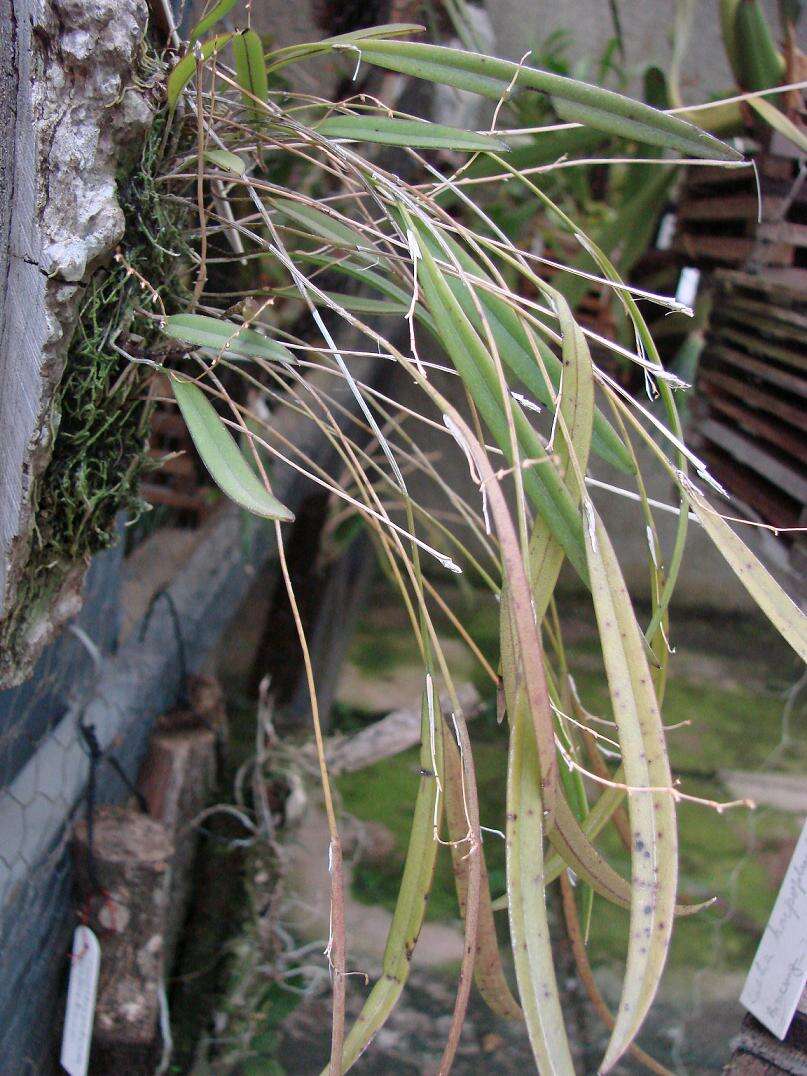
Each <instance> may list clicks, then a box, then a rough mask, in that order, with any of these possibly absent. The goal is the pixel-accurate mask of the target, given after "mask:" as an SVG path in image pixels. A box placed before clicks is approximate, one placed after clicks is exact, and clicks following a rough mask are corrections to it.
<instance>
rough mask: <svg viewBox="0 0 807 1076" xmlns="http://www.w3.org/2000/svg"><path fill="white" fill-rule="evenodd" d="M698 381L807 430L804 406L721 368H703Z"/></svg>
mask: <svg viewBox="0 0 807 1076" xmlns="http://www.w3.org/2000/svg"><path fill="white" fill-rule="evenodd" d="M698 383H699V384H702V385H704V386H706V387H707V388H708V386H709V385H714V386H716V387H717V388H718V389H722V390H723V391H724V392H728V393H729V394H730V395H731V396H736V397H737V398H738V399H740V400H744V401H745V402H746V403H747V404H750V405H751V406H752V407H753V406H755V407H760V408H761V409H762V410H763V411H767V412H769V413H770V414H772V415H777V416H778V417H779V418H782V419H784V420H785V422H789V423H790V424H791V426H795V427H796V428H797V429H799V430H807V414H805V410H804V408H801V407H795V406H793V405H791V404H788V403H785V401H784V400H780V399H779V397H778V396H773V395H771V394H769V393H766V392H761V391H760V390H759V389H757V388H754V387H753V386H752V385H749V384H748V382H747V381H743V380H740V379H738V378H736V377H730V376H729V375H728V374H725V373H722V372H721V371H719V370H712V369H709V368H706V369H704V368H701V371H700V374H699V378H698Z"/></svg>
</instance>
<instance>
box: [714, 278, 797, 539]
mask: <svg viewBox="0 0 807 1076" xmlns="http://www.w3.org/2000/svg"><path fill="white" fill-rule="evenodd" d="M714 284H715V301H714V307H713V311H712V321H711V326H710V329H709V333H708V336H707V342H706V347H705V349H704V352H703V355H702V356H701V362H700V368H699V371H698V383H697V387H698V408H699V411H700V414H699V417H698V422H697V436H698V439H699V445H698V447H699V449H700V452H701V454H702V455H703V456H704V458H705V459H706V461H707V463H708V464H709V466H710V468H711V470H712V473H713V474H714V476H715V477H716V478H717V479H718V480H719V481H720V482H722V483H723V485H724V486H725V487H726V489H727V490H728V492H729V493H730V494H732V495H733V496H734V497H736V498H737V499H738V500H739V501H741V502H742V503H743V504H745V505H747V506H748V507H749V508H750V509H752V511H753V512H754V514H755V515H756V517H757V518H758V519H760V520H761V521H763V522H765V523H768V524H770V525H771V526H774V527H777V526H778V527H783V528H784V527H796V526H801V525H804V523H805V521H807V408H805V398H806V397H807V349H806V348H805V345H807V304H805V298H807V295H806V294H805V292H803V291H799V290H796V289H792V288H786V287H784V286H783V285H782V284H781V283H777V282H775V281H771V280H770V278H769V276H768V273H767V272H766V273H765V275H764V277H757V276H753V275H750V274H748V273H737V272H731V271H727V270H720V271H719V272H718V273H716V275H715V281H714ZM782 539H783V541H786V542H787V543H788V544H789V545H795V544H802V543H803V536H802V539H801V540H800V541H799V542H797V541H796V537H795V536H794V535H792V534H783V535H782Z"/></svg>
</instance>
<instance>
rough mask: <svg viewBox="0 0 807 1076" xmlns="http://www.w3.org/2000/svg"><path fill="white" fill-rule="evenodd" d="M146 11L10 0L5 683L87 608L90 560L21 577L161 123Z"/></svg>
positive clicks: (2, 451) (5, 146) (2, 465)
mask: <svg viewBox="0 0 807 1076" xmlns="http://www.w3.org/2000/svg"><path fill="white" fill-rule="evenodd" d="M147 15H148V11H147V6H146V2H145V0H95V2H93V3H92V4H86V3H84V2H83V0H0V640H1V641H2V646H0V654H1V655H2V656H0V684H3V685H8V684H13V683H18V682H20V681H21V680H22V679H23V678H24V677H25V675H26V672H27V671H28V670H29V669H30V667H31V663H32V661H33V659H34V658H35V657H36V655H37V654H38V653H39V652H40V651H41V649H42V647H43V646H44V644H45V643H46V642H47V641H48V639H50V638H52V637H53V635H54V633H55V632H56V631H57V630H58V628H59V627H60V626H61V625H62V624H64V623H65V622H66V621H67V620H68V619H69V618H70V617H71V616H73V615H74V614H75V613H76V611H77V609H78V607H79V606H80V604H81V588H82V583H83V579H84V574H85V572H86V568H87V564H86V563H84V562H83V561H80V562H79V563H75V564H70V563H65V564H62V565H59V566H58V567H57V568H56V569H55V571H54V572H53V574H52V575H51V577H50V578H49V579H48V582H47V597H46V599H43V600H42V601H40V602H36V601H35V600H34V598H33V595H32V593H31V592H30V590H29V591H27V592H24V593H22V594H21V584H22V582H23V578H24V574H25V571H26V567H27V566H28V565H29V558H30V554H31V548H32V536H33V534H34V529H35V525H36V509H37V497H38V489H39V483H40V482H41V479H42V476H43V473H44V471H45V468H46V467H47V464H48V462H49V460H50V458H51V455H52V452H53V447H54V442H55V439H56V437H57V433H58V429H59V415H60V408H59V394H58V386H59V382H60V380H61V378H62V374H63V371H64V364H65V357H66V353H67V348H68V345H69V342H70V338H71V335H72V333H73V329H74V327H75V324H76V318H77V310H78V303H79V300H80V297H81V295H82V292H83V289H84V286H85V285H86V283H87V281H88V279H89V277H90V274H91V273H92V272H93V270H94V269H95V268H96V267H97V266H98V265H99V264H101V263H102V261H103V260H104V258H106V257H107V256H108V255H109V254H110V253H111V252H112V250H113V249H114V248H115V246H116V244H117V243H118V242H119V241H120V239H121V237H122V235H123V230H124V219H123V213H122V211H121V208H120V205H119V203H118V198H117V187H116V172H117V170H118V168H119V166H120V164H121V160H122V159H123V157H124V156H125V155H126V153H132V152H133V151H134V152H136V151H137V148H138V146H139V145H140V143H141V141H142V136H143V134H144V132H145V131H146V130H147V128H148V126H149V125H150V122H151V119H152V109H151V106H150V104H149V102H148V100H147V97H146V94H145V93H144V92H143V91H142V90H141V89H140V88H139V87H138V85H137V78H136V69H137V64H138V57H139V55H140V48H141V45H142V41H143V34H144V32H145V27H146V24H147ZM29 582H30V580H29ZM22 599H24V600H22ZM23 605H24V606H25V608H21V606H23Z"/></svg>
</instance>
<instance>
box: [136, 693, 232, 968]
mask: <svg viewBox="0 0 807 1076" xmlns="http://www.w3.org/2000/svg"><path fill="white" fill-rule="evenodd" d="M189 694H190V702H191V709H189V710H173V711H171V712H169V713H167V714H164V715H163V716H162V717H160V718H158V720H157V726H156V731H155V733H154V735H153V736H152V737H151V740H150V742H149V746H148V750H147V752H146V756H145V758H144V759H143V763H142V765H141V767H140V777H139V779H138V788H139V790H140V792H141V793H142V794H143V796H144V798H145V801H146V804H147V806H148V811H149V815H150V816H151V817H152V818H154V819H156V820H157V821H158V822H160V823H162V825H163V826H164V828H165V832H166V833H167V835H168V837H169V839H170V840H171V841H172V843H173V845H174V854H173V858H172V861H171V885H170V899H169V902H168V909H167V916H166V924H165V966H166V968H171V967H172V965H173V960H174V956H175V953H176V945H177V940H178V938H179V934H180V931H181V930H182V926H183V924H184V922H185V916H186V914H187V911H188V904H189V901H190V897H191V890H192V886H193V865H194V859H195V857H196V849H197V845H198V833H197V831H196V830H195V829H194V828H193V827H192V826H191V823H192V821H193V819H194V818H195V817H196V816H197V815H198V814H199V812H200V811H202V810H203V809H204V807H206V806H207V803H208V801H209V799H210V796H211V793H212V791H213V789H214V787H215V784H216V770H217V755H218V744H219V743H221V741H222V740H223V738H224V736H225V734H226V712H225V710H224V698H223V695H222V692H221V687H220V686H219V684H218V681H216V680H214V679H213V678H212V677H194V678H193V679H192V681H191V684H190V692H189Z"/></svg>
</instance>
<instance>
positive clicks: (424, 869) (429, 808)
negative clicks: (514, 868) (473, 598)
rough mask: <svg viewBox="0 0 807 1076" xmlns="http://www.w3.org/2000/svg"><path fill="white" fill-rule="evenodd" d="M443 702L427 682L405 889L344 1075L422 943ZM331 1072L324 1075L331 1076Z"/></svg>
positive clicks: (347, 1051)
mask: <svg viewBox="0 0 807 1076" xmlns="http://www.w3.org/2000/svg"><path fill="white" fill-rule="evenodd" d="M442 720H443V719H442V715H441V713H440V702H439V699H438V697H437V692H436V691H435V689H434V684H433V683H432V681H431V678H429V679H428V681H427V687H426V691H424V694H423V702H422V706H421V726H420V729H421V731H420V765H421V771H422V773H423V774H424V776H422V777H421V779H420V787H419V788H418V793H417V798H416V800H415V811H414V815H413V817H412V829H411V831H410V834H409V847H408V849H407V852H406V862H405V864H404V871H403V878H402V879H401V887H400V889H399V891H398V900H397V903H396V905H395V911H394V912H393V916H392V923H391V924H390V929H389V934H388V935H387V944H386V948H385V949H384V957H383V960H382V964H381V978H380V979H379V980H378V981H377V982H376V984H375V986H374V987H373V989H372V990H371V991H370V993H369V995H368V997H367V1000H366V1001H365V1003H364V1005H363V1006H362V1010H361V1012H360V1013H359V1015H358V1016H357V1017H356V1022H355V1024H354V1025H353V1027H352V1028H351V1029H350V1032H349V1034H348V1035H347V1037H346V1038H345V1044H344V1048H343V1051H342V1072H347V1071H348V1069H349V1068H351V1066H352V1065H353V1064H355V1062H356V1060H357V1059H358V1058H359V1056H360V1055H361V1054H362V1053H363V1051H364V1050H365V1049H366V1048H367V1046H368V1045H369V1043H370V1042H372V1040H373V1038H374V1036H375V1034H376V1032H377V1031H378V1030H379V1028H380V1027H382V1026H383V1024H384V1022H385V1021H386V1019H387V1017H388V1016H389V1014H390V1013H391V1012H392V1010H393V1008H394V1006H395V1003H396V1002H397V1000H398V998H399V997H400V994H401V991H402V990H403V988H404V984H405V983H406V980H407V978H408V977H409V963H410V961H411V959H412V953H413V952H414V949H415V945H416V944H417V940H418V935H419V934H420V928H421V927H422V925H423V918H424V916H425V914H426V904H427V902H428V898H429V891H430V889H431V884H432V878H433V876H434V865H435V862H436V859H437V848H438V845H437V841H436V839H435V834H434V826H435V820H436V824H437V825H439V814H440V812H441V811H442V799H441V798H440V796H439V788H440V787H442V781H443V733H442ZM327 1071H328V1070H327V1069H325V1071H324V1072H323V1074H322V1076H327Z"/></svg>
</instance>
